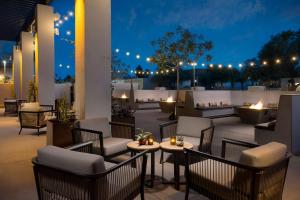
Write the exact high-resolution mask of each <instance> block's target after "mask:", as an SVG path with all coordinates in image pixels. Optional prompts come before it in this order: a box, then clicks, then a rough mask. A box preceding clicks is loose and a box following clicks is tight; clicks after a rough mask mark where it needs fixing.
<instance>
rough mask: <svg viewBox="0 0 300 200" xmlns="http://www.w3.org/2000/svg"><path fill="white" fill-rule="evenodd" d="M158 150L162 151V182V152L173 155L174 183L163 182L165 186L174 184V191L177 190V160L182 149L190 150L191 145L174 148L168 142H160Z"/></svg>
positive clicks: (178, 176) (178, 182)
mask: <svg viewBox="0 0 300 200" xmlns="http://www.w3.org/2000/svg"><path fill="white" fill-rule="evenodd" d="M160 148H161V151H162V159H161V160H162V180H163V179H164V159H163V154H164V152H168V153H171V154H173V157H174V182H163V183H166V184H169V183H174V184H175V189H176V190H179V185H180V173H179V158H180V155H178V154H182V153H183V150H184V149H192V148H193V144H192V143H189V142H184V144H183V146H182V147H179V146H176V145H171V144H170V141H166V142H162V143H160Z"/></svg>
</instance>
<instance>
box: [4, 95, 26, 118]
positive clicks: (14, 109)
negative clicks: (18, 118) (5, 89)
mask: <svg viewBox="0 0 300 200" xmlns="http://www.w3.org/2000/svg"><path fill="white" fill-rule="evenodd" d="M7 100H15V101H13V102H12V101H7ZM25 102H26V100H22V99H5V100H4V116H6V115H18V113H19V107H20V105H21V104H22V103H25Z"/></svg>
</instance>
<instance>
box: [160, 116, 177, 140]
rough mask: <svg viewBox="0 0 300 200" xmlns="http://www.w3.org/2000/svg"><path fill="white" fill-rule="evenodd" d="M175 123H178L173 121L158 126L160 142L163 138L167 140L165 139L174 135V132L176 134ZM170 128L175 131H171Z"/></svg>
mask: <svg viewBox="0 0 300 200" xmlns="http://www.w3.org/2000/svg"><path fill="white" fill-rule="evenodd" d="M177 123H178V121H177V120H174V121H170V122H166V123H163V124H160V125H159V130H160V141H162V139H163V138H167V137H170V136H172V135H175V132H176V127H175V125H176V126H177ZM174 127H175V128H174ZM172 128H173V129H175V130H173V129H172Z"/></svg>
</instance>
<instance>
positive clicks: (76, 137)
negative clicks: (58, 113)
mask: <svg viewBox="0 0 300 200" xmlns="http://www.w3.org/2000/svg"><path fill="white" fill-rule="evenodd" d="M109 124H110V125H111V134H112V137H117V138H125V139H133V140H134V136H135V125H133V124H126V123H120V122H109ZM78 126H79V125H78V124H76V123H75V128H73V130H72V136H73V143H74V144H78V143H83V142H88V141H91V140H93V139H95V138H97V139H99V141H100V155H101V156H103V157H104V158H105V160H107V161H112V160H111V159H112V158H114V157H116V156H119V155H122V154H125V153H128V152H130V150H128V149H126V150H125V151H121V152H118V153H115V154H112V155H109V156H105V155H104V145H103V140H104V138H103V133H102V132H101V131H95V130H89V129H83V128H79V127H78ZM83 132H84V134H89V135H90V138H91V140H87V141H83V140H82V138H81V134H82V133H83ZM92 138H93V139H92Z"/></svg>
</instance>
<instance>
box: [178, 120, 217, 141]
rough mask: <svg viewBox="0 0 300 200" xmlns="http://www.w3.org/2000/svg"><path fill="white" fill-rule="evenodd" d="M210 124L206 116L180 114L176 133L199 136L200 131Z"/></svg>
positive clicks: (210, 121)
mask: <svg viewBox="0 0 300 200" xmlns="http://www.w3.org/2000/svg"><path fill="white" fill-rule="evenodd" d="M212 125H213V123H212V120H211V119H208V118H201V117H186V116H180V117H179V119H178V125H177V131H176V134H177V135H183V136H190V137H198V138H199V137H200V135H201V131H202V130H204V129H207V128H209V127H211V126H212Z"/></svg>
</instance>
